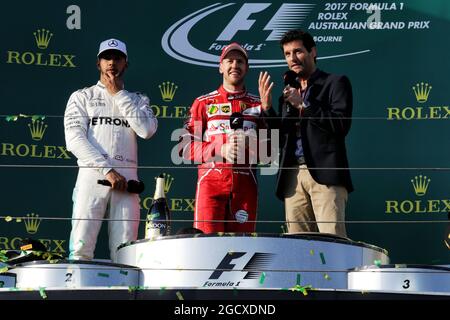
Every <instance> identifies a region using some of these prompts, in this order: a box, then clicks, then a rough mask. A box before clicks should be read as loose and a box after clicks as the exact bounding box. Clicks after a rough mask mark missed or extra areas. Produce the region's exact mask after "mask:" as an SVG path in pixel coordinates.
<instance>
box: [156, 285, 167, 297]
mask: <svg viewBox="0 0 450 320" xmlns="http://www.w3.org/2000/svg"><path fill="white" fill-rule="evenodd" d="M165 291H166V287H161V288H160V290H159V292H158V295H159V296H160V295H162V294H164V292H165Z"/></svg>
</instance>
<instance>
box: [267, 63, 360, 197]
mask: <svg viewBox="0 0 450 320" xmlns="http://www.w3.org/2000/svg"><path fill="white" fill-rule="evenodd" d="M308 88H309V94H308V97H307V99H306V100H305V104H306V105H307V106H308V107H307V108H306V109H305V110H304V113H303V116H302V117H300V116H299V110H298V109H296V108H292V107H291V108H290V110H288V108H287V106H286V104H285V103H284V99H283V97H282V96H281V97H280V99H279V112H278V114H277V113H276V112H275V110H273V108H271V109H269V110H268V111H267V112H265V115H266V116H267V117H269V118H268V119H267V123H268V125H269V127H270V128H271V129H272V128H276V129H279V130H280V168H283V167H296V166H297V160H296V157H295V148H296V140H297V137H296V134H295V132H296V123H299V125H300V132H301V135H302V144H303V152H304V156H305V160H306V164H307V166H308V168H324V169H323V170H320V169H309V172H310V173H311V176H312V177H313V179H314V180H315V181H317V182H318V183H320V184H324V185H339V186H344V187H345V188H346V189H347V191H348V192H349V193H350V192H352V191H353V185H352V181H351V177H350V172H349V170H348V169H345V168H348V160H347V152H346V148H345V136H346V135H347V133H348V132H349V130H350V126H351V116H352V108H353V97H352V87H351V84H350V81H349V79H348V78H347V77H346V76H339V75H334V74H329V73H326V72H323V71H321V70H319V69H316V71H315V72H314V73H313V74H312V75H311V77H310V79H309V80H308ZM273 117H281V119H280V118H278V119H273ZM329 168H338V169H336V170H333V169H331V170H330V169H329ZM295 172H296V171H295V170H292V169H280V170H279V171H278V179H277V190H276V194H277V196H278V198H280V199H282V200H284V198H285V197H286V196H290V194H287V193H288V191H289V190H292V188H288V185H289V181H292V179H288V178H289V175H292V174H295Z"/></svg>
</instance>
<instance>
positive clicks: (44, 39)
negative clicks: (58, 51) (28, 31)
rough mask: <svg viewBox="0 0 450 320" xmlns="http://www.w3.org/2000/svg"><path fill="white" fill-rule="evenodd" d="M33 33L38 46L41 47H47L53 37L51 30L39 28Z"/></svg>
mask: <svg viewBox="0 0 450 320" xmlns="http://www.w3.org/2000/svg"><path fill="white" fill-rule="evenodd" d="M33 34H34V39H35V40H36V45H37V47H38V48H39V49H47V47H48V44H49V43H50V39H51V38H52V37H53V33H50V30H46V29H38V30H37V31H36V32H33Z"/></svg>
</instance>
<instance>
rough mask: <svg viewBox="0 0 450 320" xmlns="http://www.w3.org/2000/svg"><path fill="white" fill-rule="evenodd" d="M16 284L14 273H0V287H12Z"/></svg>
mask: <svg viewBox="0 0 450 320" xmlns="http://www.w3.org/2000/svg"><path fill="white" fill-rule="evenodd" d="M15 286H16V275H15V274H14V273H10V272H5V273H0V289H1V288H14V287H15Z"/></svg>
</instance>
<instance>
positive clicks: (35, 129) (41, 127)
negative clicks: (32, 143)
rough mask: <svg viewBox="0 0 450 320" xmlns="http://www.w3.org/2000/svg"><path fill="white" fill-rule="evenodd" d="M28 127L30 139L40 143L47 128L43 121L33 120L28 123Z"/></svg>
mask: <svg viewBox="0 0 450 320" xmlns="http://www.w3.org/2000/svg"><path fill="white" fill-rule="evenodd" d="M28 127H29V128H30V133H31V138H32V139H33V140H36V141H41V140H42V138H43V137H44V133H45V130H46V129H47V127H48V126H47V125H46V124H45V123H44V122H43V121H39V120H35V121H32V122H31V123H29V124H28Z"/></svg>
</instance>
